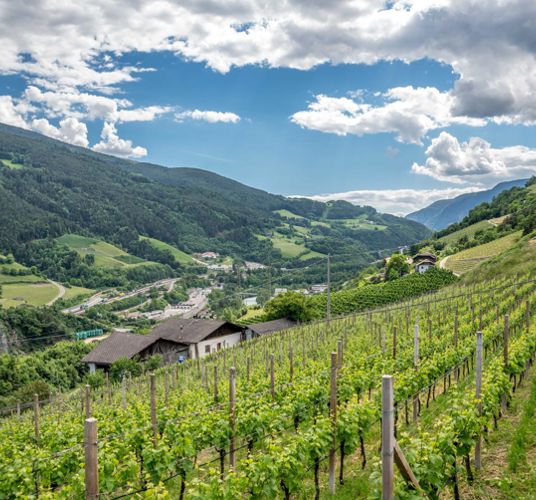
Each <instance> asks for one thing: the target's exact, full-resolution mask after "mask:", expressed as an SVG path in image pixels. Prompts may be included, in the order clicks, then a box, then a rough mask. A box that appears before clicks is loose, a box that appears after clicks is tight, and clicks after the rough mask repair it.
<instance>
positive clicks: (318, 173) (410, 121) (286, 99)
mask: <svg viewBox="0 0 536 500" xmlns="http://www.w3.org/2000/svg"><path fill="white" fill-rule="evenodd" d="M97 4H98V5H97ZM101 4H102V5H101ZM140 5H143V8H141V9H135V8H134V7H133V6H132V4H129V3H128V2H125V3H122V2H117V5H114V6H113V7H110V6H109V5H108V4H106V3H105V2H101V1H97V2H96V5H92V6H91V7H87V8H86V7H84V4H82V3H81V2H80V3H79V2H73V4H72V5H71V6H69V7H64V9H65V11H64V12H60V13H58V7H57V5H54V4H53V3H50V5H49V2H48V0H44V1H43V3H42V5H41V6H40V9H41V10H42V11H41V12H34V11H31V12H30V11H29V10H28V9H26V8H24V7H23V6H22V7H21V6H14V5H12V4H10V3H9V2H5V0H0V7H3V10H2V9H1V8H0V20H2V21H4V23H8V24H9V25H11V26H13V29H11V30H9V32H8V33H5V34H2V35H0V47H2V48H0V61H1V62H0V122H4V123H9V124H12V125H17V126H22V127H25V128H29V129H32V130H36V131H38V132H41V133H44V134H46V135H49V136H51V137H55V138H57V139H60V140H64V141H66V142H71V143H73V144H77V145H81V146H84V147H91V148H93V149H94V150H96V151H100V152H104V153H108V154H116V155H118V156H124V157H130V158H134V159H139V160H142V161H150V162H154V163H158V164H162V165H166V166H170V167H180V166H189V167H199V168H203V169H208V170H211V171H214V172H217V173H219V174H222V175H224V176H227V177H231V178H233V179H236V180H238V181H241V182H244V183H246V184H249V185H251V186H255V187H259V188H262V189H265V190H268V191H271V192H274V193H281V194H285V195H298V194H300V195H308V196H316V197H317V198H318V199H329V198H333V197H337V198H341V199H347V200H349V201H352V202H355V203H360V204H362V203H367V204H371V205H373V206H376V207H377V208H378V209H380V210H385V211H391V212H395V213H406V212H408V211H411V210H413V209H416V208H420V207H421V206H424V205H426V204H428V203H430V202H432V201H434V200H435V199H438V198H441V197H452V196H455V195H457V194H460V193H462V192H467V191H471V190H477V189H483V188H486V187H488V186H491V185H494V184H495V183H497V182H499V181H502V180H507V179H513V178H520V177H527V176H529V175H531V174H532V173H534V172H536V149H535V148H536V139H535V135H534V128H533V127H534V125H533V124H534V122H535V121H536V109H534V110H533V107H534V108H536V106H534V105H533V103H532V98H531V96H532V93H531V92H532V91H531V88H533V86H534V88H536V81H533V80H532V79H531V78H533V77H532V76H531V73H530V71H529V72H525V73H524V72H520V71H518V70H517V69H516V68H518V67H519V65H520V63H523V64H524V65H525V66H526V65H527V64H528V65H529V67H530V65H531V64H534V62H533V61H534V54H533V53H532V52H531V50H532V48H531V44H530V43H525V42H527V40H523V36H521V35H522V33H520V32H522V31H523V27H521V28H520V26H521V25H520V24H519V23H520V22H522V20H523V19H524V18H526V16H527V8H530V5H531V4H530V2H528V1H527V2H523V1H513V0H512V1H511V6H510V8H509V9H508V12H509V13H510V15H511V17H513V19H511V20H510V22H511V24H512V29H511V32H509V31H508V21H506V22H505V23H503V25H502V27H501V28H502V30H503V37H502V38H501V37H497V36H495V35H494V29H495V28H494V27H493V26H492V25H491V23H489V24H488V25H486V24H485V23H484V24H479V23H482V21H481V20H479V19H480V18H478V17H475V16H471V17H467V12H466V11H464V6H463V2H458V1H455V0H452V1H449V0H442V1H437V2H424V3H423V2H420V1H417V0H415V1H414V2H411V1H404V2H389V4H387V5H386V4H385V3H383V2H378V1H375V0H367V1H366V2H345V1H340V2H339V1H336V2H333V3H332V4H330V9H329V12H323V9H324V8H325V5H324V4H317V5H316V7H315V5H309V4H306V3H302V2H300V1H296V2H287V3H282V4H279V2H274V5H273V10H272V11H271V12H266V7H265V6H264V5H263V4H262V3H260V2H259V5H257V2H256V1H253V2H246V0H235V1H234V2H231V3H229V4H226V5H225V7H224V6H223V4H219V3H218V2H206V3H203V4H199V3H195V2H185V3H184V5H182V6H181V7H178V6H177V5H176V4H174V3H173V2H167V1H163V2H162V3H161V4H159V5H160V9H161V11H160V12H159V11H158V9H155V8H152V6H151V4H150V3H146V2H141V3H140ZM153 5H154V4H153ZM144 8H145V10H144ZM478 8H480V9H481V10H482V12H481V14H482V15H483V16H486V15H487V16H495V17H497V15H500V14H501V12H497V11H494V10H493V9H497V8H499V7H497V6H496V5H489V4H486V3H485V2H482V4H481V5H480V6H478ZM503 8H504V7H503ZM113 9H115V10H113ZM60 10H61V9H60ZM59 14H61V15H59ZM517 14H519V15H518V18H516V15H517ZM34 16H36V17H37V16H39V18H40V19H41V20H43V25H42V26H40V28H39V30H38V29H37V27H36V26H35V25H34V24H35V22H34V21H35V17H34ZM177 16H178V17H180V18H181V19H182V21H183V22H182V23H179V22H177V21H176V20H175V18H176V17H177ZM2 17H4V19H2ZM318 21H321V23H318ZM315 22H316V24H315ZM516 22H517V23H518V24H517V28H516V29H514V28H515V27H516ZM473 24H474V26H473ZM17 25H18V26H17ZM468 25H469V26H468ZM315 26H316V27H315ZM379 28H381V30H380V31H379V32H378V29H379ZM528 29H530V27H529V28H528ZM461 30H463V36H460V33H461V32H462V31H461ZM20 33H24V34H20ZM378 33H379V34H378ZM495 33H496V31H495ZM367 35H369V36H367ZM527 36H529V35H527ZM43 37H44V38H45V39H46V40H43ZM283 39H284V42H283V41H282V40H283ZM1 42H3V43H1ZM532 46H534V45H532ZM134 47H136V49H134ZM512 47H514V48H515V49H516V50H512ZM492 65H493V66H494V67H493V68H491V66H492ZM489 74H493V75H494V79H493V80H491V79H490V78H488V75H489ZM496 75H500V77H497V76H496ZM490 82H492V83H490Z"/></svg>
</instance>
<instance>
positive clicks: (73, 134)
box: [31, 118, 89, 148]
mask: <svg viewBox="0 0 536 500" xmlns="http://www.w3.org/2000/svg"><path fill="white" fill-rule="evenodd" d="M31 126H32V129H33V130H35V131H36V132H40V133H41V134H44V135H48V136H49V137H52V138H53V139H58V140H60V141H64V142H68V143H69V144H74V145H75V146H82V147H84V148H87V147H88V144H89V141H88V139H87V127H86V124H85V123H82V122H79V121H78V120H77V119H76V118H65V119H64V120H61V121H60V123H59V127H56V126H54V125H52V124H51V123H49V121H48V120H47V119H46V118H37V119H35V120H33V121H32V124H31Z"/></svg>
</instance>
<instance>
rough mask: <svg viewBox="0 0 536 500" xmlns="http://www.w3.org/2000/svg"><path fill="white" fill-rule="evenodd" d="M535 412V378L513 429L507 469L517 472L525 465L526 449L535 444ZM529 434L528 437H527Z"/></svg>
mask: <svg viewBox="0 0 536 500" xmlns="http://www.w3.org/2000/svg"><path fill="white" fill-rule="evenodd" d="M535 412H536V378H534V379H533V380H532V384H531V389H530V397H529V399H527V401H526V402H525V405H524V406H523V416H522V417H521V421H520V423H519V426H518V427H517V429H516V430H515V433H514V439H513V441H512V446H511V447H510V451H509V452H508V469H509V470H510V471H511V472H517V471H518V470H519V469H520V468H521V467H522V466H523V465H525V466H526V465H527V451H528V450H527V449H528V447H529V446H534V445H535V444H536V425H535V424H534V413H535ZM529 435H530V438H532V439H529Z"/></svg>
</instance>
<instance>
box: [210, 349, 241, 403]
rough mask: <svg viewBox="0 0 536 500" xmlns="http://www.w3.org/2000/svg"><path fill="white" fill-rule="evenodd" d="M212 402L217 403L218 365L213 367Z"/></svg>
mask: <svg viewBox="0 0 536 500" xmlns="http://www.w3.org/2000/svg"><path fill="white" fill-rule="evenodd" d="M248 380H249V358H248ZM214 402H215V403H217V402H218V365H214Z"/></svg>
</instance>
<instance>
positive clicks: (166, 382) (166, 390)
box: [164, 370, 169, 406]
mask: <svg viewBox="0 0 536 500" xmlns="http://www.w3.org/2000/svg"><path fill="white" fill-rule="evenodd" d="M168 400H169V372H168V371H167V370H166V371H165V372H164V404H165V405H166V406H167V404H168Z"/></svg>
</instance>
